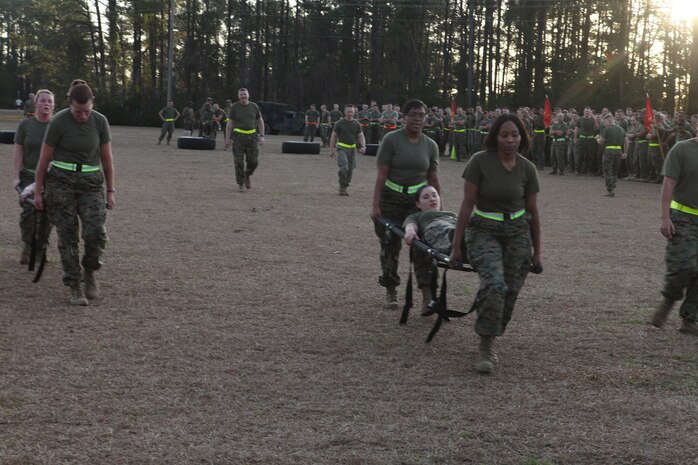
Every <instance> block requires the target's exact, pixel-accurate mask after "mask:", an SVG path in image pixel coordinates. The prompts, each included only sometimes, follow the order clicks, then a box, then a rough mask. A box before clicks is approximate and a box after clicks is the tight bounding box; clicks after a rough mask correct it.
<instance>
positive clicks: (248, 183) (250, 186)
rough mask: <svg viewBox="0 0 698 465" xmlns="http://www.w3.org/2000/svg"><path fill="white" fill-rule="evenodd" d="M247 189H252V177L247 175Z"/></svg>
mask: <svg viewBox="0 0 698 465" xmlns="http://www.w3.org/2000/svg"><path fill="white" fill-rule="evenodd" d="M245 187H246V188H248V189H251V188H252V181H250V175H249V174H246V175H245Z"/></svg>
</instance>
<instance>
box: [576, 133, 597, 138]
mask: <svg viewBox="0 0 698 465" xmlns="http://www.w3.org/2000/svg"><path fill="white" fill-rule="evenodd" d="M579 137H580V138H581V139H593V138H594V136H582V135H581V134H580V136H579Z"/></svg>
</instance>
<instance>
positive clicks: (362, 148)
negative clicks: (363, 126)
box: [330, 131, 366, 153]
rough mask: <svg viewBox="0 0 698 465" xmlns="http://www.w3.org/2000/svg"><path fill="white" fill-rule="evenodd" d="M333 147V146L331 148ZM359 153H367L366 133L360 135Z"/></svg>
mask: <svg viewBox="0 0 698 465" xmlns="http://www.w3.org/2000/svg"><path fill="white" fill-rule="evenodd" d="M330 147H331V146H330ZM359 147H360V148H359V152H360V153H365V152H366V136H364V132H363V131H361V132H360V133H359Z"/></svg>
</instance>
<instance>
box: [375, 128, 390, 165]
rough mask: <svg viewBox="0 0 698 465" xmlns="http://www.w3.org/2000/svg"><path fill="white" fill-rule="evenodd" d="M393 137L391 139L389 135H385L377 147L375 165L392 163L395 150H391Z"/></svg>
mask: <svg viewBox="0 0 698 465" xmlns="http://www.w3.org/2000/svg"><path fill="white" fill-rule="evenodd" d="M394 139H395V137H391V134H387V135H386V136H385V137H384V138H383V140H382V141H381V144H380V145H379V146H378V154H377V156H376V163H377V164H379V165H388V166H390V164H391V163H392V160H393V155H394V154H395V150H394V148H393V143H394Z"/></svg>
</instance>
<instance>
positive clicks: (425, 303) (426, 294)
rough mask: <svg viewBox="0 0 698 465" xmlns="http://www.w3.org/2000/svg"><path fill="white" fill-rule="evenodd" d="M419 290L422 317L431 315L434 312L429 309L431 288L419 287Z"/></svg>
mask: <svg viewBox="0 0 698 465" xmlns="http://www.w3.org/2000/svg"><path fill="white" fill-rule="evenodd" d="M419 289H420V290H421V291H422V316H429V315H433V314H434V310H432V309H430V308H429V304H430V303H431V286H420V287H419Z"/></svg>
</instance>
